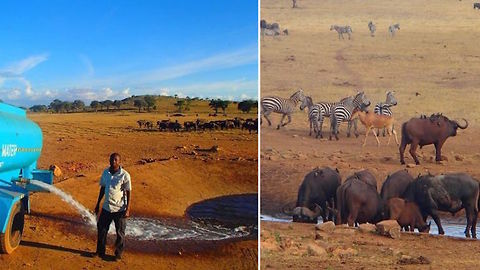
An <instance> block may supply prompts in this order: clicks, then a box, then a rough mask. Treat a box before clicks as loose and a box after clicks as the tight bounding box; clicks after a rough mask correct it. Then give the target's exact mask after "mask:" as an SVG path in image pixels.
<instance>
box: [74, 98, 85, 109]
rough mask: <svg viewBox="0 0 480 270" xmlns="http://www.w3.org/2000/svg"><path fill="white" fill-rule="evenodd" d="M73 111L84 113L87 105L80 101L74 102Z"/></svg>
mask: <svg viewBox="0 0 480 270" xmlns="http://www.w3.org/2000/svg"><path fill="white" fill-rule="evenodd" d="M72 107H73V110H75V111H76V110H79V111H83V109H85V103H84V102H83V101H81V100H79V99H77V100H74V101H73V104H72Z"/></svg>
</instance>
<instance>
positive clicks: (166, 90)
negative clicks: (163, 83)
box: [160, 88, 169, 96]
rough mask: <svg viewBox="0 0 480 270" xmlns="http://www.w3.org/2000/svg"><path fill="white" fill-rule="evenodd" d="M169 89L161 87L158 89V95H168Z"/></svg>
mask: <svg viewBox="0 0 480 270" xmlns="http://www.w3.org/2000/svg"><path fill="white" fill-rule="evenodd" d="M168 93H169V90H168V89H167V88H162V89H160V95H161V96H168V95H169V94H168Z"/></svg>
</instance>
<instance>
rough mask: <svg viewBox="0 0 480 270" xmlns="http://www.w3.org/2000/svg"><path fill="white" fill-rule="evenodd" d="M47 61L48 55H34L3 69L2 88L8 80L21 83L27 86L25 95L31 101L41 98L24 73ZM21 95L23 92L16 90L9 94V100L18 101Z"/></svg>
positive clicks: (0, 83)
mask: <svg viewBox="0 0 480 270" xmlns="http://www.w3.org/2000/svg"><path fill="white" fill-rule="evenodd" d="M47 59H48V56H47V54H41V55H34V56H30V57H27V58H25V59H22V60H20V61H17V62H14V63H12V64H10V65H8V66H6V67H3V68H1V69H0V86H1V85H3V84H4V83H5V82H6V81H7V80H12V81H18V82H21V83H22V84H23V85H24V86H25V91H24V95H25V96H26V97H27V98H29V99H30V100H37V99H38V98H40V96H39V95H37V94H36V93H35V92H34V91H33V89H32V85H31V83H30V81H29V80H27V79H26V78H25V76H24V73H25V72H27V71H28V70H30V69H32V68H34V67H36V66H37V65H38V64H40V63H42V62H44V61H46V60H47ZM20 95H21V90H20V89H17V88H15V89H14V90H11V91H9V92H8V94H7V99H10V100H16V99H18V98H19V97H20Z"/></svg>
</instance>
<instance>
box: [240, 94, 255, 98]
mask: <svg viewBox="0 0 480 270" xmlns="http://www.w3.org/2000/svg"><path fill="white" fill-rule="evenodd" d="M240 98H241V99H252V98H251V97H250V96H248V95H245V94H241V95H240Z"/></svg>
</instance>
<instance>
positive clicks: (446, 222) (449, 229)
mask: <svg viewBox="0 0 480 270" xmlns="http://www.w3.org/2000/svg"><path fill="white" fill-rule="evenodd" d="M260 220H261V221H274V222H292V217H290V216H286V215H283V214H278V215H275V216H269V215H264V214H261V215H260ZM430 221H431V222H432V224H431V227H430V234H438V227H437V224H435V221H433V220H432V219H431V218H428V219H427V223H428V222H430ZM321 222H322V221H320V220H319V223H321ZM441 222H442V227H443V230H444V231H445V235H448V236H453V237H461V238H465V234H464V231H465V228H466V226H467V220H466V219H465V218H442V219H441ZM479 225H480V224H477V232H480V226H479Z"/></svg>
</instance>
